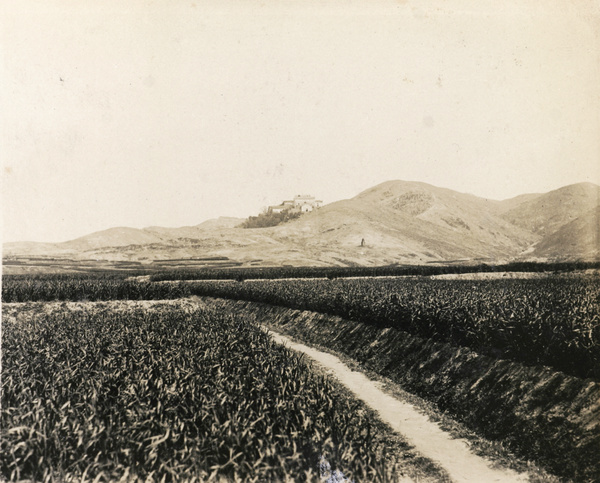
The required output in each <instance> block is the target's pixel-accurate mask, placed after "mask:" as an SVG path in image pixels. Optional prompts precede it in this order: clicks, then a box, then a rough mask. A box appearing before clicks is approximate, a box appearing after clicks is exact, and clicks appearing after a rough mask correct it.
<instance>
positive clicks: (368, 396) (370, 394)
mask: <svg viewBox="0 0 600 483" xmlns="http://www.w3.org/2000/svg"><path fill="white" fill-rule="evenodd" d="M267 330H268V329H267ZM268 332H269V334H270V335H271V336H272V337H273V339H274V340H275V341H276V342H278V343H280V344H283V345H285V346H287V347H289V348H290V349H293V350H295V351H298V352H302V353H304V354H306V355H307V356H308V357H310V358H311V359H313V360H315V361H316V362H317V363H318V364H320V365H321V366H322V367H324V368H325V369H327V371H328V372H329V373H330V374H332V375H333V376H334V377H335V378H337V379H338V380H339V381H340V382H341V383H342V384H344V386H346V387H347V388H348V389H349V390H350V391H351V392H352V393H353V394H354V395H355V396H356V397H357V398H359V399H361V400H362V401H364V402H365V403H366V404H367V405H368V406H369V407H371V408H372V409H374V410H375V411H377V412H378V413H379V416H380V418H381V419H382V421H384V422H385V423H387V424H389V425H390V426H391V427H392V428H393V429H394V431H397V432H398V433H400V434H402V435H403V436H404V437H405V438H406V439H407V441H408V442H410V443H411V444H412V445H414V447H415V448H416V450H417V451H419V452H420V453H421V454H422V455H423V456H425V457H427V458H430V459H431V460H434V461H436V462H437V463H438V464H440V466H442V467H443V468H444V469H445V470H446V471H447V472H448V474H449V475H450V478H452V480H453V481H456V482H477V483H482V482H486V483H488V482H515V481H527V477H526V476H525V475H523V474H519V473H517V472H515V471H512V470H506V469H494V468H491V466H490V465H489V463H488V462H487V461H486V460H485V459H484V458H482V457H480V456H477V455H475V454H473V453H471V451H470V450H469V447H468V445H467V443H466V442H465V441H464V440H462V439H453V438H451V437H450V436H449V435H448V434H447V433H446V432H444V431H443V430H442V429H440V427H439V426H438V425H437V424H436V423H434V422H431V421H430V420H429V418H428V417H427V416H424V415H423V414H421V413H419V412H418V411H416V410H415V408H414V407H413V406H412V405H410V404H407V403H404V402H402V401H399V400H398V399H396V398H394V397H392V396H389V395H388V394H386V393H385V392H383V391H382V390H381V389H379V387H378V383H376V382H374V381H372V380H370V379H369V378H367V377H366V376H365V375H364V374H362V373H360V372H356V371H353V370H351V369H349V368H348V367H347V366H346V365H345V364H344V363H343V362H342V361H340V359H338V358H337V357H335V356H334V355H332V354H328V353H326V352H321V351H319V350H317V349H314V348H312V347H309V346H306V345H304V344H300V343H297V342H293V341H292V340H290V339H289V338H287V337H286V336H284V335H281V334H278V333H277V332H273V331H272V330H268Z"/></svg>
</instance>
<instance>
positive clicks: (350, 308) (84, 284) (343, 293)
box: [2, 276, 600, 380]
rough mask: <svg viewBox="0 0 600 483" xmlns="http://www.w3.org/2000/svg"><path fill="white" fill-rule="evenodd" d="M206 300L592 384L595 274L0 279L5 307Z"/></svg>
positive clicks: (599, 288) (598, 349)
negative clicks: (449, 348)
mask: <svg viewBox="0 0 600 483" xmlns="http://www.w3.org/2000/svg"><path fill="white" fill-rule="evenodd" d="M190 295H210V296H218V297H227V298H233V299H243V300H254V301H258V302H266V303H270V304H276V305H282V306H287V307H291V308H296V309H303V310H312V311H316V312H321V313H327V314H332V315H339V316H341V317H344V318H348V319H352V320H359V321H362V322H365V323H368V324H373V325H376V326H378V327H392V328H395V329H398V330H402V331H406V332H408V333H410V334H413V335H418V336H422V337H426V338H432V339H434V340H438V341H441V342H448V343H451V344H454V345H458V346H466V347H470V348H472V349H473V350H476V351H478V352H480V353H483V354H487V355H491V356H493V357H498V358H507V359H511V360H515V361H518V362H523V363H526V364H536V365H546V366H551V367H553V368H554V369H556V370H559V371H563V372H565V373H567V374H570V375H574V376H577V377H581V378H587V377H590V378H594V379H595V380H600V283H599V282H598V278H597V276H587V277H586V276H579V277H568V278H567V277H564V278H563V277H552V278H542V279H532V280H516V279H511V280H502V279H500V280H431V279H427V278H388V279H385V278H381V279H373V278H371V279H369V278H364V279H332V280H329V279H325V280H316V279H310V280H272V281H269V280H259V281H246V282H238V281H204V282H203V281H197V282H163V283H160V282H148V281H144V282H141V281H136V280H122V279H119V278H111V277H107V278H88V279H86V278H77V277H74V278H68V277H57V278H50V277H42V278H27V277H22V278H21V277H6V278H4V279H3V286H2V300H3V301H4V302H25V301H51V300H90V301H91V300H150V299H154V300H156V299H176V298H180V297H187V296H190Z"/></svg>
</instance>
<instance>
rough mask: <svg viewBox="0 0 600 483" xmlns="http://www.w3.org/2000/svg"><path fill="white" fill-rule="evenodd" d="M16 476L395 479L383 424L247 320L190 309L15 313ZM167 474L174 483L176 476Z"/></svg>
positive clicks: (7, 343)
mask: <svg viewBox="0 0 600 483" xmlns="http://www.w3.org/2000/svg"><path fill="white" fill-rule="evenodd" d="M3 354H4V361H3V374H2V410H1V418H0V419H1V423H2V424H1V427H2V438H1V443H0V474H1V475H2V476H4V477H5V478H7V479H10V480H21V479H32V480H35V481H42V480H43V481H46V480H47V479H56V480H69V479H71V480H75V481H80V480H83V479H89V480H92V479H94V478H98V480H97V481H103V480H104V481H114V480H119V479H121V478H125V479H135V478H139V479H140V480H145V479H147V478H151V479H153V480H157V481H159V480H160V481H172V480H184V481H190V480H194V479H196V480H199V481H206V480H210V479H213V480H217V479H219V478H221V477H224V478H227V479H236V478H237V479H238V480H243V481H258V480H260V481H284V480H286V479H289V478H292V479H293V480H295V481H299V480H305V481H313V480H315V479H318V478H319V476H320V473H321V471H320V470H319V464H322V465H323V464H325V463H324V460H322V458H325V459H326V460H327V461H328V463H329V464H330V466H331V468H333V469H336V468H337V469H338V470H339V471H342V472H343V473H344V475H346V477H349V478H353V479H355V480H357V481H358V480H361V481H365V480H368V481H375V480H383V479H385V475H387V476H390V475H391V473H390V472H391V471H392V470H391V469H389V467H388V469H386V467H385V466H384V463H383V462H384V460H385V447H384V444H383V443H382V442H381V441H379V440H378V439H377V437H376V436H375V431H374V427H373V423H372V420H371V417H370V415H369V414H368V413H367V412H365V410H364V409H363V408H362V406H361V405H359V404H358V403H356V402H355V401H353V400H351V399H349V398H348V397H347V396H345V395H343V394H342V393H340V391H339V390H338V389H337V388H336V387H334V386H333V385H332V384H331V383H330V382H329V381H328V380H327V379H325V378H324V376H321V375H315V374H314V373H313V372H312V371H311V369H310V367H308V366H307V365H306V363H305V362H303V360H302V359H301V358H300V357H299V356H296V355H294V354H293V353H292V352H290V351H289V350H287V349H285V348H283V347H282V346H278V345H276V344H274V343H273V342H272V341H271V339H270V338H269V337H268V335H266V333H265V332H264V331H262V330H261V329H259V328H258V327H257V326H256V325H252V324H251V323H248V322H247V321H246V320H245V319H244V317H241V316H236V315H235V314H224V313H222V312H221V311H218V310H216V309H214V308H211V307H208V306H201V304H198V303H194V304H192V303H191V302H190V301H177V302H174V301H173V302H139V303H132V302H112V303H99V304H98V303H96V304H92V303H79V304H75V303H67V304H29V305H27V306H7V307H5V315H4V326H3ZM163 478H164V480H163Z"/></svg>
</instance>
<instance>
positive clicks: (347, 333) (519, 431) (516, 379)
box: [221, 300, 600, 481]
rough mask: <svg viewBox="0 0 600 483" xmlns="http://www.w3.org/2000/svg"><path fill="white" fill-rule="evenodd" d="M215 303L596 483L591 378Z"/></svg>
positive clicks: (597, 417)
mask: <svg viewBox="0 0 600 483" xmlns="http://www.w3.org/2000/svg"><path fill="white" fill-rule="evenodd" d="M221 303H222V304H223V307H224V308H227V310H236V311H239V310H244V311H246V313H248V315H249V316H251V317H253V318H255V319H256V320H257V321H258V322H259V323H263V324H266V325H268V326H270V327H271V328H272V329H273V330H276V331H278V332H280V333H283V334H288V335H292V336H293V337H295V338H297V339H298V340H301V341H303V342H306V343H307V344H310V345H320V346H325V347H327V348H329V349H332V350H335V351H338V352H340V353H342V354H345V355H347V356H349V357H351V358H353V359H355V360H356V361H358V362H360V363H361V364H363V365H364V367H366V368H367V369H370V370H373V371H375V372H377V373H378V374H381V375H383V376H386V377H389V378H391V379H392V380H394V381H395V382H398V383H399V384H400V385H401V386H402V387H404V388H405V389H407V390H409V391H411V392H414V393H416V394H418V395H420V396H422V397H423V398H425V399H427V400H429V401H432V402H433V403H435V404H436V405H437V406H438V408H439V409H441V410H442V411H447V412H448V413H450V414H452V415H453V416H455V417H456V418H457V419H458V420H459V421H462V422H463V423H465V424H466V425H467V426H468V427H469V428H471V429H473V430H475V431H477V432H479V433H480V434H482V435H484V436H485V437H487V438H490V439H493V440H499V441H502V443H503V444H505V445H506V446H508V447H509V448H511V449H512V450H513V451H514V452H515V453H517V454H518V455H520V456H522V457H524V458H526V459H530V460H533V461H535V462H537V463H539V464H540V465H541V466H543V467H545V468H547V469H548V470H549V471H551V472H552V473H554V474H556V475H558V476H560V477H562V478H567V479H574V480H576V481H600V463H599V460H598V454H599V450H600V384H598V383H597V382H595V381H593V380H589V379H580V378H577V377H572V376H568V375H566V374H564V373H561V372H557V371H554V370H551V369H550V368H545V367H541V366H534V367H528V366H525V365H523V364H520V363H516V362H511V361H505V360H498V359H494V358H491V357H488V356H483V355H480V354H477V353H475V352H474V351H472V350H470V349H467V348H457V347H453V346H450V345H448V344H444V343H439V342H433V341H431V340H426V339H422V338H419V337H416V336H412V335H409V334H407V333H404V332H401V331H396V330H392V329H379V328H376V327H373V326H368V325H365V324H362V323H360V322H353V321H348V320H344V319H341V318H339V317H334V316H325V315H322V314H318V313H314V312H307V311H298V310H292V309H287V308H282V307H273V306H269V305H266V304H259V303H252V302H244V301H229V300H228V301H225V300H223V301H221Z"/></svg>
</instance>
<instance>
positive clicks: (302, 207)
mask: <svg viewBox="0 0 600 483" xmlns="http://www.w3.org/2000/svg"><path fill="white" fill-rule="evenodd" d="M322 205H323V201H322V200H317V199H316V198H315V197H314V196H310V195H297V196H294V199H293V200H286V201H284V202H283V203H281V204H280V205H276V206H269V208H268V211H269V212H270V213H282V212H284V211H290V212H292V213H298V212H300V213H308V212H309V211H313V210H314V209H316V208H320V207H321V206H322Z"/></svg>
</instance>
